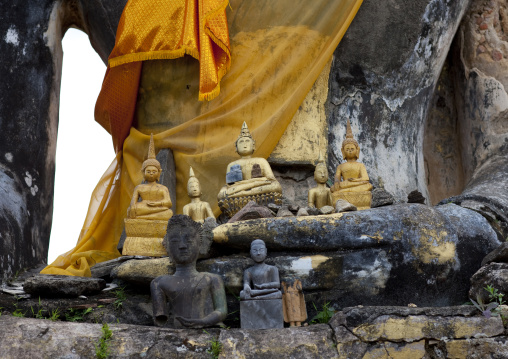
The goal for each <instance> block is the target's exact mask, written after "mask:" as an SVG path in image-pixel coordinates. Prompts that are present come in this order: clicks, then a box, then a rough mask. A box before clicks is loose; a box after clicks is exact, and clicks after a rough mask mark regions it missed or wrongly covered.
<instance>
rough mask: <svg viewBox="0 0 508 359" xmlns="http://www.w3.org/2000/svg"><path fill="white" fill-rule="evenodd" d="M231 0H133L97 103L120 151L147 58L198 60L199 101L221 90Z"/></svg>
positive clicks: (228, 60)
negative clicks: (189, 56) (227, 13)
mask: <svg viewBox="0 0 508 359" xmlns="http://www.w3.org/2000/svg"><path fill="white" fill-rule="evenodd" d="M227 5H228V0H129V2H128V3H127V4H126V5H125V8H124V10H123V13H122V16H121V18H120V22H119V23H118V29H117V33H116V39H115V47H114V48H113V51H112V52H111V54H110V55H109V61H108V69H107V70H106V76H105V77H104V82H103V85H102V90H101V93H100V95H99V98H98V99H97V104H96V107H95V119H96V121H97V122H99V123H100V124H101V125H102V126H103V127H104V128H105V129H106V130H107V131H108V132H109V133H110V134H111V135H112V137H113V146H114V148H115V151H116V152H118V151H120V150H121V148H122V145H123V141H124V140H125V138H126V137H127V135H128V134H129V129H130V127H131V123H132V119H133V117H134V110H135V107H136V98H137V95H138V85H139V78H140V74H141V68H142V63H141V61H146V60H160V59H176V58H179V57H182V56H184V55H185V54H188V55H191V56H192V57H194V58H195V59H197V60H199V96H198V98H199V100H211V99H213V98H215V97H217V95H218V94H219V92H220V86H219V83H220V80H221V78H222V77H223V76H224V74H225V73H226V72H227V70H228V69H229V67H230V65H231V54H230V45H229V32H228V24H227V19H226V10H225V9H226V6H227Z"/></svg>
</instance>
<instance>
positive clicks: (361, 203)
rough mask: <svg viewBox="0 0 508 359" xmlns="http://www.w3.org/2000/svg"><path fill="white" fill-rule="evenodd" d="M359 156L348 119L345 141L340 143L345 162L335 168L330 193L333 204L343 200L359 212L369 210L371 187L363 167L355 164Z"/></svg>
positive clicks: (360, 164) (358, 149)
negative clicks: (333, 181)
mask: <svg viewBox="0 0 508 359" xmlns="http://www.w3.org/2000/svg"><path fill="white" fill-rule="evenodd" d="M359 156H360V146H359V145H358V142H356V140H355V139H354V137H353V131H352V130H351V124H350V123H349V119H348V120H347V129H346V139H345V140H344V141H343V142H342V157H343V158H344V159H345V160H346V162H345V163H341V164H340V165H339V166H338V167H337V172H336V173H335V183H334V184H333V186H332V188H331V191H332V196H333V201H334V202H337V200H338V199H344V200H346V201H348V202H349V203H351V204H353V205H355V206H356V207H357V208H358V209H359V210H361V209H367V208H370V203H371V200H372V185H371V184H370V182H369V175H368V174H367V169H366V168H365V165H364V164H363V163H360V162H357V160H358V157H359Z"/></svg>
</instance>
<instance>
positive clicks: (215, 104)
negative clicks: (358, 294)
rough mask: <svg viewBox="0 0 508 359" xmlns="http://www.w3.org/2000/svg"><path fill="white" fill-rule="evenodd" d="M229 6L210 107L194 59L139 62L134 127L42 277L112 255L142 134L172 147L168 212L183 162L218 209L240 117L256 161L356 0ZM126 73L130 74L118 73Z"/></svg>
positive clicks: (136, 177) (242, 1)
mask: <svg viewBox="0 0 508 359" xmlns="http://www.w3.org/2000/svg"><path fill="white" fill-rule="evenodd" d="M230 3H231V7H232V9H233V10H232V11H231V14H230V15H229V16H228V26H229V31H230V34H229V35H230V39H231V54H232V63H231V67H230V70H229V71H228V73H227V74H226V75H225V76H224V77H223V79H222V81H221V82H222V83H221V91H220V94H219V95H218V96H217V97H216V98H215V99H214V100H213V101H210V102H198V101H196V96H197V95H198V94H199V90H200V81H199V80H198V79H197V76H195V72H196V71H199V70H198V67H197V65H196V62H195V60H194V62H191V61H189V59H187V58H180V59H176V60H172V61H162V60H160V61H145V62H144V63H143V69H142V71H141V74H140V75H138V77H137V78H136V79H134V80H133V81H132V79H131V82H136V85H137V86H139V94H138V96H137V105H136V106H135V107H136V108H135V109H134V110H133V111H134V119H133V120H134V122H133V123H134V125H135V127H136V128H134V127H132V128H131V129H130V132H129V134H128V136H127V138H126V139H125V141H124V142H123V148H122V150H119V151H118V154H117V157H116V159H115V160H114V161H113V163H112V164H111V166H110V168H109V169H108V171H107V172H106V173H105V175H104V176H103V177H102V178H101V180H100V182H99V184H98V186H97V188H96V190H95V191H94V194H93V195H92V200H91V204H90V208H89V211H88V215H87V218H86V220H85V223H84V226H83V230H82V232H81V235H80V238H79V240H78V244H77V246H76V248H75V249H73V250H72V251H70V252H67V253H66V254H64V255H62V256H60V257H58V259H57V260H56V261H55V262H54V263H52V264H51V265H49V266H48V267H46V268H45V269H44V270H43V271H42V273H54V274H71V275H89V269H88V268H86V265H87V264H88V265H93V264H95V263H96V262H99V261H103V260H107V259H109V258H106V257H108V255H109V254H110V255H111V257H114V256H118V255H119V253H118V252H117V251H116V250H114V249H113V248H114V247H116V245H117V243H118V240H119V237H120V233H121V231H122V228H123V219H124V218H125V214H126V210H127V207H128V205H129V202H130V198H131V195H132V193H133V190H134V187H135V185H137V184H139V183H140V182H141V181H142V174H141V170H140V169H141V164H142V162H143V160H144V159H145V157H146V153H147V149H148V142H149V138H150V136H149V134H150V132H154V133H155V135H154V140H155V146H156V148H157V149H160V148H171V149H172V150H173V153H174V157H175V163H176V178H177V203H176V208H175V206H174V207H173V209H174V210H175V213H181V212H182V208H183V206H184V205H185V204H186V203H187V202H188V197H187V191H186V184H187V180H188V173H189V166H192V167H193V169H194V172H195V175H196V177H197V178H198V179H199V180H200V182H201V186H202V190H203V200H205V201H207V202H209V203H210V204H211V205H212V208H214V210H215V212H216V213H217V212H218V208H217V193H218V192H219V189H220V188H221V187H222V186H223V185H224V184H225V172H226V166H227V164H228V163H229V162H231V161H233V160H235V159H237V158H238V155H236V154H235V146H234V142H235V140H236V138H237V137H238V134H239V132H240V128H241V125H242V123H243V121H246V122H247V124H248V126H249V128H250V130H251V133H252V135H253V137H254V139H255V140H256V152H255V156H256V157H264V158H267V157H268V156H269V155H270V153H271V152H272V150H273V149H274V148H275V146H276V145H277V143H278V141H279V139H280V138H281V136H282V134H283V133H284V131H285V129H286V127H287V125H288V124H289V122H290V121H291V119H292V117H293V115H294V114H295V112H296V111H297V109H298V107H299V106H300V104H301V103H302V101H303V99H304V98H305V96H306V94H307V92H308V91H309V89H310V88H311V87H312V85H313V83H314V82H315V80H316V79H317V77H318V75H319V74H320V72H321V71H322V69H323V68H324V66H325V64H326V63H327V62H328V60H329V59H330V57H331V56H332V54H333V51H334V50H335V48H336V47H337V45H338V44H339V42H340V40H341V39H342V37H343V36H344V33H345V32H346V29H347V28H348V26H349V24H350V23H351V21H352V20H353V18H354V16H355V14H356V12H357V11H358V9H359V7H360V4H361V0H334V1H330V0H313V1H308V0H277V1H265V0H231V1H230ZM133 64H136V63H133ZM199 66H201V65H199ZM113 69H114V68H112V69H111V70H113ZM124 76H125V77H129V76H131V75H130V74H129V71H126V73H125V75H124ZM105 82H106V80H105ZM103 91H104V85H103ZM132 106H133V107H134V105H132ZM96 116H97V112H96ZM101 116H104V117H107V116H110V117H111V114H104V113H103V114H102V115H101Z"/></svg>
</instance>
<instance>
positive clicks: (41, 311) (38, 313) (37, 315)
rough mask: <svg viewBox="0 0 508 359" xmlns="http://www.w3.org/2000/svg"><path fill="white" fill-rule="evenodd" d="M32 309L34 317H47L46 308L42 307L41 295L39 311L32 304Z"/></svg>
mask: <svg viewBox="0 0 508 359" xmlns="http://www.w3.org/2000/svg"><path fill="white" fill-rule="evenodd" d="M30 310H31V311H32V317H34V318H36V319H45V317H44V314H43V313H44V312H46V310H45V309H42V307H41V297H39V305H38V310H37V312H36V311H35V310H34V307H32V306H30Z"/></svg>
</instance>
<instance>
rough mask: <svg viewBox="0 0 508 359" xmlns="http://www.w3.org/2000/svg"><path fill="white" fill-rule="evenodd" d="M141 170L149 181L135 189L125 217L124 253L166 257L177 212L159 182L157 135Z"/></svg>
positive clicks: (167, 192)
mask: <svg viewBox="0 0 508 359" xmlns="http://www.w3.org/2000/svg"><path fill="white" fill-rule="evenodd" d="M141 169H142V172H143V177H144V179H145V181H146V183H141V184H139V185H137V186H136V188H134V193H133V195H132V200H131V204H130V206H129V208H128V209H127V218H126V219H125V232H126V234H127V238H126V239H125V243H124V246H123V250H122V254H123V255H124V256H125V255H142V256H151V257H162V256H166V255H167V252H166V250H165V248H164V247H163V245H162V241H163V239H164V236H165V234H166V229H167V224H168V220H169V219H170V218H171V216H172V215H173V211H172V210H171V209H170V208H171V199H170V197H169V190H168V188H167V187H166V186H164V185H162V184H159V183H157V181H158V180H159V177H160V174H161V172H162V169H161V165H160V163H159V161H157V160H156V159H155V147H154V143H153V135H151V136H150V145H149V147H148V158H147V159H146V160H145V161H144V162H143V166H142V168H141Z"/></svg>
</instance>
